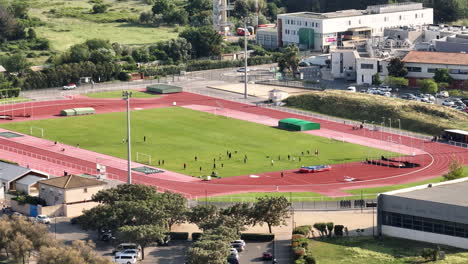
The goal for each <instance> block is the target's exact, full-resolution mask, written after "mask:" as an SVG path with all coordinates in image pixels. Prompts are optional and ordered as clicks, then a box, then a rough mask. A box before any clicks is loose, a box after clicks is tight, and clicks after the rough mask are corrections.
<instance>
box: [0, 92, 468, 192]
mask: <svg viewBox="0 0 468 264" xmlns="http://www.w3.org/2000/svg"><path fill="white" fill-rule="evenodd" d="M174 102H176V105H177V106H181V107H186V108H190V109H194V110H198V111H204V112H210V113H213V114H217V115H223V116H228V117H231V118H237V119H242V120H246V121H251V122H256V123H260V124H264V125H268V126H275V125H276V124H277V121H278V120H279V119H283V118H290V117H293V118H300V119H305V120H310V121H313V122H319V123H320V124H321V130H319V131H309V132H307V133H310V134H315V135H317V136H322V137H327V138H330V139H335V140H344V141H346V142H351V143H356V144H361V145H366V146H372V147H374V148H380V149H385V150H388V151H396V152H400V153H403V154H405V155H406V156H405V160H409V161H411V162H415V163H419V164H421V166H420V167H418V168H412V169H398V168H388V167H384V166H377V165H368V164H364V163H358V162H357V163H346V164H337V165H333V170H332V171H328V172H321V173H316V174H310V173H307V174H299V173H296V172H295V171H284V172H283V177H281V172H279V171H274V168H273V169H272V171H271V172H266V173H261V174H257V175H256V176H255V177H252V176H251V175H243V176H236V177H229V178H223V179H216V180H212V181H210V182H204V181H200V180H198V179H196V178H192V177H190V176H185V175H182V174H179V173H175V172H170V171H166V172H165V173H163V174H159V173H158V174H151V175H145V174H142V173H134V176H133V179H134V182H135V183H141V184H146V185H151V186H155V187H158V188H159V189H161V190H171V191H175V192H179V193H182V194H184V195H185V196H187V197H189V198H195V197H203V196H214V195H223V194H233V193H241V192H277V191H280V192H317V193H321V194H325V195H329V196H342V195H346V193H344V192H343V190H346V189H356V188H368V187H376V186H385V185H394V184H401V183H407V182H413V181H418V180H424V179H428V178H433V177H437V176H440V175H442V174H443V173H445V172H446V171H447V170H448V164H449V163H450V161H451V159H452V158H453V157H456V158H457V159H459V160H461V161H462V163H463V164H465V165H466V164H468V150H466V149H462V148H459V147H454V146H449V145H445V144H440V143H432V142H426V141H423V140H421V139H417V138H410V137H405V136H401V137H400V136H399V135H395V134H390V133H388V132H382V131H380V132H378V133H377V132H373V131H369V130H367V129H362V130H353V129H352V127H351V126H350V125H346V124H341V123H336V122H331V121H326V120H322V119H315V118H310V117H305V116H301V115H295V114H290V113H285V112H281V111H276V110H271V109H265V108H260V107H256V106H252V105H246V104H241V103H236V102H231V101H227V100H222V99H217V98H212V97H207V96H202V95H197V94H191V93H186V92H183V93H179V94H171V95H164V96H162V97H160V98H145V99H132V102H131V105H132V109H135V108H138V109H150V108H161V107H172V106H173V103H174ZM220 105H222V107H220ZM75 107H94V108H95V109H96V112H97V113H98V114H99V113H108V112H122V111H125V109H126V108H125V107H126V105H125V102H124V101H123V100H120V99H90V98H85V97H81V96H77V97H75V98H73V99H71V100H61V101H50V102H33V103H26V104H22V103H20V104H17V105H15V106H8V107H7V108H6V109H0V115H12V116H14V120H0V123H4V122H18V121H26V120H34V119H49V118H64V117H59V116H58V113H59V112H60V110H62V109H65V108H75ZM25 113H27V114H26V115H25ZM28 115H29V116H30V117H25V116H28ZM382 138H394V139H395V140H393V143H389V142H386V141H382ZM400 142H401V144H400ZM0 144H1V147H0V153H1V157H2V158H5V159H8V160H12V161H16V162H19V163H20V164H21V165H23V166H26V165H29V166H30V167H31V168H36V169H39V170H40V169H42V168H50V169H53V170H54V171H58V172H61V171H62V170H66V171H68V172H73V173H79V172H81V173H92V172H95V171H96V163H97V162H99V163H104V165H106V167H107V172H108V175H109V177H110V178H113V179H116V180H120V181H124V182H125V181H126V177H127V172H126V167H125V161H124V160H120V159H117V158H115V157H110V156H106V155H103V154H100V153H95V152H92V151H88V150H84V149H80V148H76V147H72V146H63V147H62V146H60V147H59V146H55V145H54V143H53V142H50V141H47V140H44V139H40V138H35V137H31V136H27V135H25V136H24V137H18V138H1V137H0ZM62 148H65V149H66V150H65V151H61V150H62ZM300 166H301V164H299V163H298V167H300ZM55 174H58V175H60V174H59V173H55ZM345 176H347V177H350V178H355V179H356V180H355V181H351V182H349V181H345V180H344V179H345Z"/></svg>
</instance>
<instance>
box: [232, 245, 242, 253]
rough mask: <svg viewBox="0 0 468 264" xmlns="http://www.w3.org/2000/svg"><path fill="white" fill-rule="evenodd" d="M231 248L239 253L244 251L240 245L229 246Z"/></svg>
mask: <svg viewBox="0 0 468 264" xmlns="http://www.w3.org/2000/svg"><path fill="white" fill-rule="evenodd" d="M231 246H232V247H233V248H235V249H236V250H237V252H241V251H244V246H243V245H241V244H231Z"/></svg>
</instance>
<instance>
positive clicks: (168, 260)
mask: <svg viewBox="0 0 468 264" xmlns="http://www.w3.org/2000/svg"><path fill="white" fill-rule="evenodd" d="M49 228H50V232H51V233H52V234H54V235H55V237H56V238H57V239H60V240H63V241H64V242H65V243H71V242H72V241H73V240H93V241H94V242H95V243H96V251H97V252H98V254H100V255H102V256H106V257H109V259H111V258H112V250H113V249H114V246H115V245H114V244H113V243H112V242H103V241H98V239H97V238H98V233H97V232H96V231H86V230H82V229H81V228H80V227H79V226H77V225H72V224H70V221H69V219H68V218H63V217H57V218H56V219H55V218H53V219H52V221H51V223H50V225H49ZM191 244H192V242H191V241H175V240H173V241H171V242H170V244H169V246H161V247H148V248H145V259H144V260H142V261H141V262H140V263H142V264H146V263H147V264H149V263H151V264H183V263H185V256H186V251H187V249H188V248H189V247H190V245H191ZM263 252H270V253H272V252H273V243H271V242H257V243H247V244H246V246H245V250H244V251H242V252H241V253H240V254H239V263H271V261H263V260H262V258H261V256H262V253H263Z"/></svg>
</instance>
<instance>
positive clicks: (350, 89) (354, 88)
mask: <svg viewBox="0 0 468 264" xmlns="http://www.w3.org/2000/svg"><path fill="white" fill-rule="evenodd" d="M346 91H348V92H352V93H355V92H356V87H354V86H349V87H348V88H346Z"/></svg>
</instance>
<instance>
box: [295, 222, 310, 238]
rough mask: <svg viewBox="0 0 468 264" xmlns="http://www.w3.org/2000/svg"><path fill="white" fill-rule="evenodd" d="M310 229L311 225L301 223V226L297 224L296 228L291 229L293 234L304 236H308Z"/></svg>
mask: <svg viewBox="0 0 468 264" xmlns="http://www.w3.org/2000/svg"><path fill="white" fill-rule="evenodd" d="M311 230H312V226H310V225H303V226H297V227H296V228H294V229H293V232H292V233H293V234H301V235H304V236H306V237H309V235H310V231H311Z"/></svg>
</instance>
